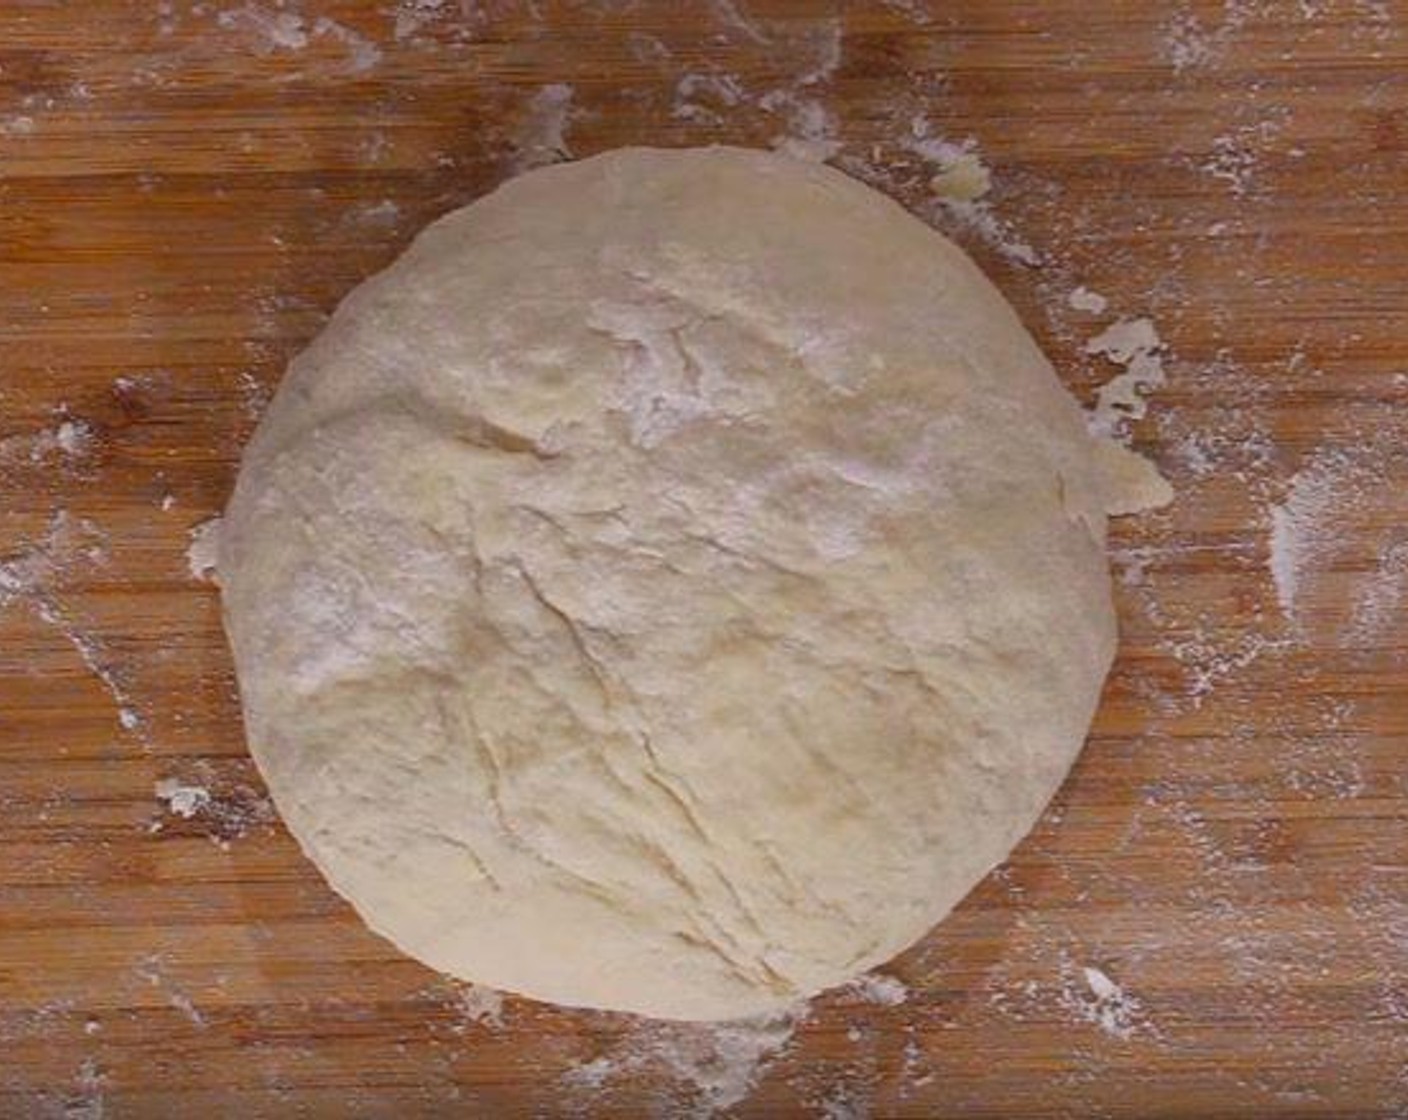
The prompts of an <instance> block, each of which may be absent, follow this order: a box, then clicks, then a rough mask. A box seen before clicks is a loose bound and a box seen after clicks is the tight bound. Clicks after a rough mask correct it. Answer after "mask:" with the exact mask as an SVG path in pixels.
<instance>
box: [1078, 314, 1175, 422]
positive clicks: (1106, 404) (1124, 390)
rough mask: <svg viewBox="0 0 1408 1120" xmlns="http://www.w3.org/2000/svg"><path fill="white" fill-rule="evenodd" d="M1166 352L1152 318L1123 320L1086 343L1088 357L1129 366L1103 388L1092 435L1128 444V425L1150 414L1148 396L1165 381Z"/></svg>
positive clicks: (1093, 417)
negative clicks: (1091, 355) (1097, 357)
mask: <svg viewBox="0 0 1408 1120" xmlns="http://www.w3.org/2000/svg"><path fill="white" fill-rule="evenodd" d="M1163 349H1164V343H1163V340H1162V339H1160V338H1159V333H1158V331H1157V330H1155V329H1154V324H1153V322H1151V321H1150V320H1149V319H1120V320H1118V321H1116V322H1114V323H1112V324H1111V325H1110V326H1108V327H1106V328H1105V330H1103V331H1102V332H1101V333H1100V334H1098V335H1096V336H1095V337H1094V338H1092V339H1090V341H1088V342H1087V343H1086V344H1085V352H1086V353H1087V354H1093V355H1098V356H1100V357H1103V358H1106V359H1107V360H1109V361H1111V362H1113V363H1114V364H1115V365H1121V366H1124V367H1125V369H1124V372H1123V373H1121V374H1119V375H1118V376H1117V377H1114V378H1112V379H1111V380H1110V381H1107V382H1106V383H1105V384H1104V385H1102V386H1101V387H1100V392H1099V395H1098V396H1097V398H1096V402H1095V409H1094V411H1093V412H1092V413H1091V415H1090V417H1089V428H1090V432H1091V434H1092V435H1096V436H1100V437H1103V438H1106V439H1114V440H1116V441H1117V442H1125V439H1126V437H1127V432H1126V424H1127V423H1128V422H1129V421H1131V420H1138V419H1139V418H1140V417H1142V416H1143V415H1144V414H1145V412H1147V411H1148V407H1149V405H1148V401H1147V400H1146V399H1145V395H1146V394H1147V393H1148V392H1149V391H1150V390H1152V389H1156V388H1158V387H1159V386H1160V385H1162V384H1163V383H1164V381H1165V373H1164V363H1163V358H1162V356H1161V355H1162V351H1163Z"/></svg>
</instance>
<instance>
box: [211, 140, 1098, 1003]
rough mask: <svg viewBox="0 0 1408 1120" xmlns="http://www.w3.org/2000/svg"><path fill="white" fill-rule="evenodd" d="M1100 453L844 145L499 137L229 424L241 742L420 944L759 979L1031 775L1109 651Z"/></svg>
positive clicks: (981, 868) (961, 276)
mask: <svg viewBox="0 0 1408 1120" xmlns="http://www.w3.org/2000/svg"><path fill="white" fill-rule="evenodd" d="M1106 473H1107V470H1106V468H1105V467H1103V466H1102V465H1101V463H1100V461H1099V460H1098V457H1097V455H1096V454H1095V452H1094V446H1093V444H1092V443H1091V441H1090V439H1089V438H1088V437H1087V434H1086V431H1085V428H1084V425H1083V422H1082V416H1081V413H1080V411H1079V410H1078V408H1077V407H1076V405H1075V404H1074V402H1073V401H1072V399H1071V398H1070V397H1069V396H1068V395H1067V393H1066V392H1065V391H1064V390H1063V388H1062V387H1061V385H1060V384H1059V383H1058V381H1057V379H1056V377H1055V376H1054V374H1053V372H1052V370H1051V367H1050V365H1049V364H1048V363H1047V361H1046V360H1045V359H1044V358H1043V357H1042V355H1041V354H1040V352H1039V351H1038V349H1037V347H1036V346H1035V345H1034V344H1033V342H1032V340H1031V339H1030V338H1029V336H1028V335H1027V333H1026V332H1025V331H1024V330H1023V329H1022V326H1021V325H1020V323H1019V322H1018V320H1017V318H1016V316H1015V314H1014V313H1013V311H1012V310H1011V308H1010V307H1009V306H1008V305H1007V303H1006V302H1005V301H1004V300H1003V299H1002V298H1001V296H1000V295H999V294H998V293H997V291H996V290H995V289H994V288H993V287H992V285H991V284H989V282H988V281H987V280H986V279H985V278H984V277H983V276H982V274H981V273H980V272H979V271H978V269H977V268H976V267H975V266H974V265H973V264H972V262H971V261H970V260H969V259H968V258H967V257H966V256H965V255H964V254H963V253H962V252H961V251H960V250H958V249H957V248H956V247H955V246H954V245H952V244H951V243H950V242H948V241H947V240H946V239H944V238H943V237H941V236H940V235H939V234H937V233H935V232H934V231H932V230H930V229H929V228H927V227H926V226H924V225H923V224H922V223H920V222H919V221H917V220H916V219H914V218H913V217H911V216H909V215H908V214H906V213H905V212H904V211H903V210H902V209H901V208H900V207H899V206H897V205H896V204H894V203H893V202H891V201H889V200H888V199H886V198H884V197H883V196H881V195H880V194H878V193H876V192H874V191H872V190H870V189H869V188H867V187H865V186H862V185H861V184H859V183H857V182H855V181H853V180H851V179H849V178H847V177H846V176H845V175H843V174H841V173H839V172H837V171H834V170H832V169H830V168H827V167H824V166H818V165H812V164H806V163H802V162H798V161H795V160H792V159H790V158H787V157H783V156H778V155H772V154H767V153H762V152H752V151H743V150H738V149H727V148H715V149H697V150H683V151H662V150H649V149H624V150H621V151H617V152H612V153H608V154H606V155H603V156H598V157H596V158H593V159H589V160H584V161H582V162H580V163H574V164H569V165H562V166H557V167H552V168H547V169H543V170H539V171H535V172H532V173H530V174H528V175H525V176H523V177H522V178H520V179H517V180H514V181H513V182H510V183H509V184H507V185H506V186H504V187H502V188H500V189H499V190H498V191H496V192H495V193H493V194H492V195H490V196H488V197H486V198H484V199H482V200H480V201H479V202H477V203H475V204H474V205H472V206H469V207H466V208H465V209H463V210H460V211H457V212H456V213H453V214H451V215H449V216H448V217H446V218H444V219H442V220H441V221H439V222H436V223H435V224H434V225H433V226H431V227H430V228H429V229H428V230H426V231H425V232H424V233H423V234H422V235H421V236H420V237H419V238H418V239H417V240H416V242H415V243H414V245H413V246H412V247H411V248H410V249H409V250H408V251H407V252H406V254H405V255H404V256H403V257H402V258H401V259H399V260H398V261H397V262H396V263H395V264H394V265H393V266H392V267H391V268H390V269H388V270H387V271H386V272H384V273H382V274H381V275H379V276H377V277H375V278H374V279H372V280H370V281H368V282H367V283H366V284H364V285H362V286H361V287H360V288H358V289H357V290H356V291H355V292H353V293H352V295H351V296H350V297H349V298H348V299H347V300H346V302H345V303H344V304H343V305H342V306H341V308H340V309H339V310H338V312H337V314H336V315H335V317H334V319H333V321H332V323H331V325H330V326H329V328H328V329H327V330H326V331H325V332H324V333H323V334H322V335H321V336H320V337H319V338H318V339H317V340H316V341H315V342H314V343H313V345H312V346H311V347H310V348H309V349H308V350H307V351H306V352H305V353H303V354H302V355H301V356H300V357H299V358H298V359H297V360H296V361H295V362H294V363H293V366H292V368H291V371H290V374H289V376H288V377H287V379H286V380H285V382H284V384H283V386H282V387H281V388H280V391H279V393H278V396H277V398H276V400H275V401H274V403H273V405H272V406H271V408H270V410H269V412H268V414H267V416H266V417H265V419H264V421H263V423H262V424H261V426H260V428H259V431H258V433H257V434H256V436H255V438H254V440H253V442H252V444H251V446H250V448H249V450H248V453H247V457H246V460H245V463H244V465H243V468H242V470H241V473H240V478H239V482H238V486H237V490H236V493H235V496H234V498H233V499H232V501H231V503H230V507H229V510H228V514H227V518H226V522H225V530H224V533H223V536H222V542H221V575H222V579H223V588H224V598H225V608H226V622H227V628H228V631H229V634H230V637H231V640H232V644H233V647H234V652H235V656H236V660H237V666H238V670H239V679H240V687H241V691H242V695H243V703H244V709H245V717H246V723H247V729H248V736H249V742H250V746H251V749H252V750H253V753H254V756H255V758H256V759H257V761H258V763H259V766H260V769H261V770H262V771H263V773H264V774H265V775H266V777H267V780H268V783H269V786H270V789H271V790H272V792H273V795H274V799H275V801H276V803H277V805H278V808H279V810H280V812H281V813H282V814H283V817H284V819H285V820H286V822H287V823H288V826H289V828H290V829H291V830H292V832H293V834H294V835H295V836H296V837H297V838H298V840H299V841H300V843H301V844H302V845H303V847H304V849H305V850H306V851H307V853H308V854H309V855H310V856H311V857H312V859H313V860H314V861H315V862H316V863H317V865H318V866H319V867H320V868H321V869H322V871H323V872H324V873H325V874H326V875H327V877H328V879H329V880H330V881H331V883H332V884H333V886H335V887H336V889H337V890H338V891H340V892H341V893H342V894H343V895H345V896H346V897H347V898H348V899H349V900H351V902H352V903H353V905H354V906H355V907H356V908H357V910H358V912H359V913H360V914H361V915H362V917H363V918H364V919H365V920H366V921H367V923H368V924H369V925H370V926H371V927H372V928H373V929H375V930H377V931H378V932H380V933H382V934H384V935H385V936H386V937H388V938H390V939H391V940H392V941H393V942H395V943H396V944H397V945H398V946H400V947H401V948H403V949H404V950H405V951H406V952H408V953H410V954H411V955H413V956H415V957H418V958H420V959H421V960H423V961H425V962H427V963H429V964H430V965H432V966H434V967H436V968H438V969H442V970H444V971H446V972H449V973H452V974H454V975H456V976H459V977H463V978H466V979H469V980H473V981H476V982H479V983H483V984H488V985H492V986H495V987H499V988H503V989H506V990H509V991H512V992H518V993H523V994H526V995H530V996H535V997H538V998H541V999H546V1000H554V1001H558V1002H561V1003H566V1004H575V1005H586V1006H593V1007H604V1008H616V1009H622V1010H630V1011H637V1012H642V1013H645V1014H650V1015H657V1016H665V1017H676V1018H694V1019H709V1018H724V1017H733V1016H742V1015H747V1014H752V1013H759V1012H764V1011H768V1010H770V1009H773V1008H777V1007H779V1006H781V1005H784V1004H788V1003H790V1002H793V1001H795V1000H797V999H798V998H799V997H804V996H807V995H810V994H812V993H815V992H817V991H819V990H821V989H823V988H826V987H829V986H832V985H835V984H838V983H842V982H844V981H846V980H847V979H849V978H851V977H854V976H855V975H857V974H858V973H860V972H862V971H864V970H866V969H869V968H871V967H873V966H875V965H878V964H881V963H883V962H884V961H886V960H887V959H889V958H890V957H892V956H894V955H895V954H896V953H897V952H899V951H900V950H901V949H903V948H905V947H906V946H908V945H910V944H911V943H912V942H914V941H915V940H916V939H917V938H919V937H920V936H921V935H922V934H924V933H925V931H926V930H928V929H929V928H930V927H931V926H933V925H934V924H935V922H937V921H938V920H939V919H941V918H942V917H943V916H944V915H945V914H946V913H947V912H948V911H949V910H950V909H951V908H952V907H953V906H954V905H955V904H956V903H957V902H958V901H959V900H960V899H961V898H962V897H963V896H964V895H965V894H966V893H967V892H968V891H969V889H970V888H972V887H973V885H974V884H975V883H977V882H978V880H979V879H980V878H982V876H983V875H984V874H986V873H987V872H988V871H989V870H990V869H991V868H992V867H993V866H994V865H995V864H997V863H998V862H1000V861H1001V860H1002V859H1003V858H1004V857H1005V856H1006V855H1007V854H1008V853H1009V851H1010V850H1011V848H1012V847H1013V845H1014V844H1016V842H1017V841H1018V840H1019V839H1020V838H1021V837H1022V836H1023V835H1024V834H1025V833H1026V832H1027V831H1028V830H1029V829H1030V828H1031V826H1032V824H1033V823H1034V822H1035V821H1036V819H1037V817H1038V815H1039V814H1040V812H1041V810H1042V808H1043V806H1044V805H1045V804H1046V802H1047V800H1048V799H1049V798H1050V797H1051V795H1052V793H1053V792H1054V791H1055V790H1056V788H1057V786H1058V784H1059V783H1060V782H1061V780H1062V778H1063V777H1064V775H1065V774H1066V772H1067V769H1068V768H1069V766H1070V764H1071V762H1072V760H1073V759H1074V758H1075V756H1076V753H1077V752H1078V751H1079V749H1080V746H1081V743H1082V741H1083V739H1084V737H1085V734H1086V732H1087V729H1088V727H1089V723H1090V719H1091V716H1092V713H1093V711H1094V708H1095V705H1096V701H1097V698H1098V696H1099V692H1100V688H1101V683H1102V681H1103V680H1104V677H1105V674H1106V671H1107V669H1108V667H1109V664H1110V659H1111V656H1112V653H1113V650H1114V645H1115V620H1114V614H1113V610H1112V606H1111V598H1110V587H1109V580H1108V573H1107V567H1106V561H1105V556H1104V535H1105V521H1106V508H1107V506H1108V505H1109V504H1110V502H1109V501H1108V500H1107V497H1108V495H1107V494H1106V481H1105V477H1104V476H1105V474H1106Z"/></svg>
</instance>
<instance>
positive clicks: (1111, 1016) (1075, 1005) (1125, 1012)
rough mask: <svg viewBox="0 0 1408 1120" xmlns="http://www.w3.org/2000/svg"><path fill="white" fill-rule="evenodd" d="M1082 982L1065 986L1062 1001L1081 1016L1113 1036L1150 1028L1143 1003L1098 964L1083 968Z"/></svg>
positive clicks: (1072, 982) (1122, 1037)
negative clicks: (1098, 966)
mask: <svg viewBox="0 0 1408 1120" xmlns="http://www.w3.org/2000/svg"><path fill="white" fill-rule="evenodd" d="M1080 980H1081V981H1082V982H1083V987H1082V985H1081V984H1080V983H1076V982H1074V981H1069V982H1067V983H1066V984H1065V986H1064V987H1063V988H1062V992H1061V1003H1062V1005H1063V1006H1064V1007H1065V1008H1066V1009H1067V1010H1068V1011H1071V1012H1074V1013H1075V1014H1076V1015H1077V1016H1078V1017H1079V1018H1081V1019H1084V1020H1085V1021H1086V1022H1088V1023H1093V1024H1095V1026H1097V1027H1099V1028H1100V1029H1101V1030H1102V1031H1104V1032H1105V1033H1106V1034H1108V1035H1110V1036H1111V1037H1112V1038H1120V1039H1127V1038H1131V1037H1133V1035H1134V1034H1135V1033H1136V1032H1137V1031H1140V1030H1141V1029H1147V1025H1148V1024H1147V1022H1146V1021H1145V1020H1144V1018H1143V1015H1144V1010H1143V1005H1142V1004H1141V1003H1140V1001H1139V1000H1137V999H1135V998H1134V997H1133V996H1132V995H1130V994H1129V993H1128V992H1126V991H1125V990H1124V989H1123V988H1122V987H1120V985H1118V984H1117V983H1115V981H1114V980H1112V979H1110V976H1109V974H1108V973H1106V972H1104V971H1103V970H1101V969H1099V968H1097V967H1095V966H1094V965H1084V966H1083V967H1082V968H1081V969H1080Z"/></svg>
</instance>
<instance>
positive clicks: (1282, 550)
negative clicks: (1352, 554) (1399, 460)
mask: <svg viewBox="0 0 1408 1120" xmlns="http://www.w3.org/2000/svg"><path fill="white" fill-rule="evenodd" d="M1367 469H1368V468H1367V467H1366V466H1365V464H1363V463H1362V462H1360V461H1359V459H1358V458H1357V457H1356V456H1355V455H1353V454H1351V453H1350V452H1348V451H1327V452H1321V453H1319V454H1317V455H1315V456H1313V457H1312V458H1311V459H1310V461H1309V462H1308V463H1306V465H1305V466H1304V467H1302V468H1301V469H1300V470H1299V471H1297V472H1296V474H1295V476H1294V477H1293V478H1292V479H1291V481H1290V486H1289V488H1288V491H1287V493H1286V496H1285V498H1284V499H1283V500H1282V501H1281V502H1279V503H1278V504H1276V505H1274V506H1272V507H1271V509H1270V540H1269V542H1268V550H1267V552H1268V559H1267V563H1268V566H1269V567H1270V569H1271V579H1272V582H1273V583H1274V584H1275V587H1276V601H1277V603H1279V604H1280V607H1281V613H1282V614H1283V615H1284V616H1285V617H1286V619H1287V621H1289V622H1291V623H1295V622H1296V621H1297V619H1298V615H1299V612H1300V604H1299V603H1298V599H1299V597H1300V596H1301V593H1302V592H1303V590H1304V588H1305V583H1306V581H1307V579H1308V578H1309V577H1310V576H1312V575H1314V574H1316V573H1317V572H1318V570H1319V568H1320V567H1321V566H1322V564H1323V563H1324V562H1325V560H1326V557H1327V554H1328V553H1329V552H1330V551H1331V550H1332V549H1333V548H1334V547H1335V546H1336V545H1337V543H1338V542H1339V541H1340V539H1341V537H1342V534H1343V525H1344V517H1345V515H1346V514H1349V513H1350V512H1351V511H1352V510H1353V508H1354V507H1355V506H1356V505H1357V504H1358V501H1359V498H1360V496H1361V491H1360V488H1361V487H1362V485H1363V484H1364V481H1365V472H1366V470H1367ZM1388 579H1389V582H1390V584H1391V583H1392V582H1393V576H1392V574H1390V575H1389V577H1388Z"/></svg>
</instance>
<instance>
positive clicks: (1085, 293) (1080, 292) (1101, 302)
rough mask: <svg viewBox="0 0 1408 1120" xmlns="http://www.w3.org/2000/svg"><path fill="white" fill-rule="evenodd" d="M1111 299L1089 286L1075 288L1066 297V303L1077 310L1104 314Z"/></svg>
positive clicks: (1092, 313)
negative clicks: (1093, 290)
mask: <svg viewBox="0 0 1408 1120" xmlns="http://www.w3.org/2000/svg"><path fill="white" fill-rule="evenodd" d="M1109 302H1110V301H1109V300H1107V299H1106V298H1105V297H1104V296H1102V295H1101V294H1100V293H1099V292H1092V291H1091V290H1090V289H1089V288H1087V287H1084V286H1082V287H1079V288H1073V289H1072V290H1071V293H1070V295H1068V296H1067V297H1066V303H1067V304H1069V305H1070V306H1071V308H1072V309H1073V310H1075V311H1084V312H1086V313H1088V314H1090V315H1103V314H1104V313H1105V308H1106V307H1108V306H1109Z"/></svg>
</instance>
